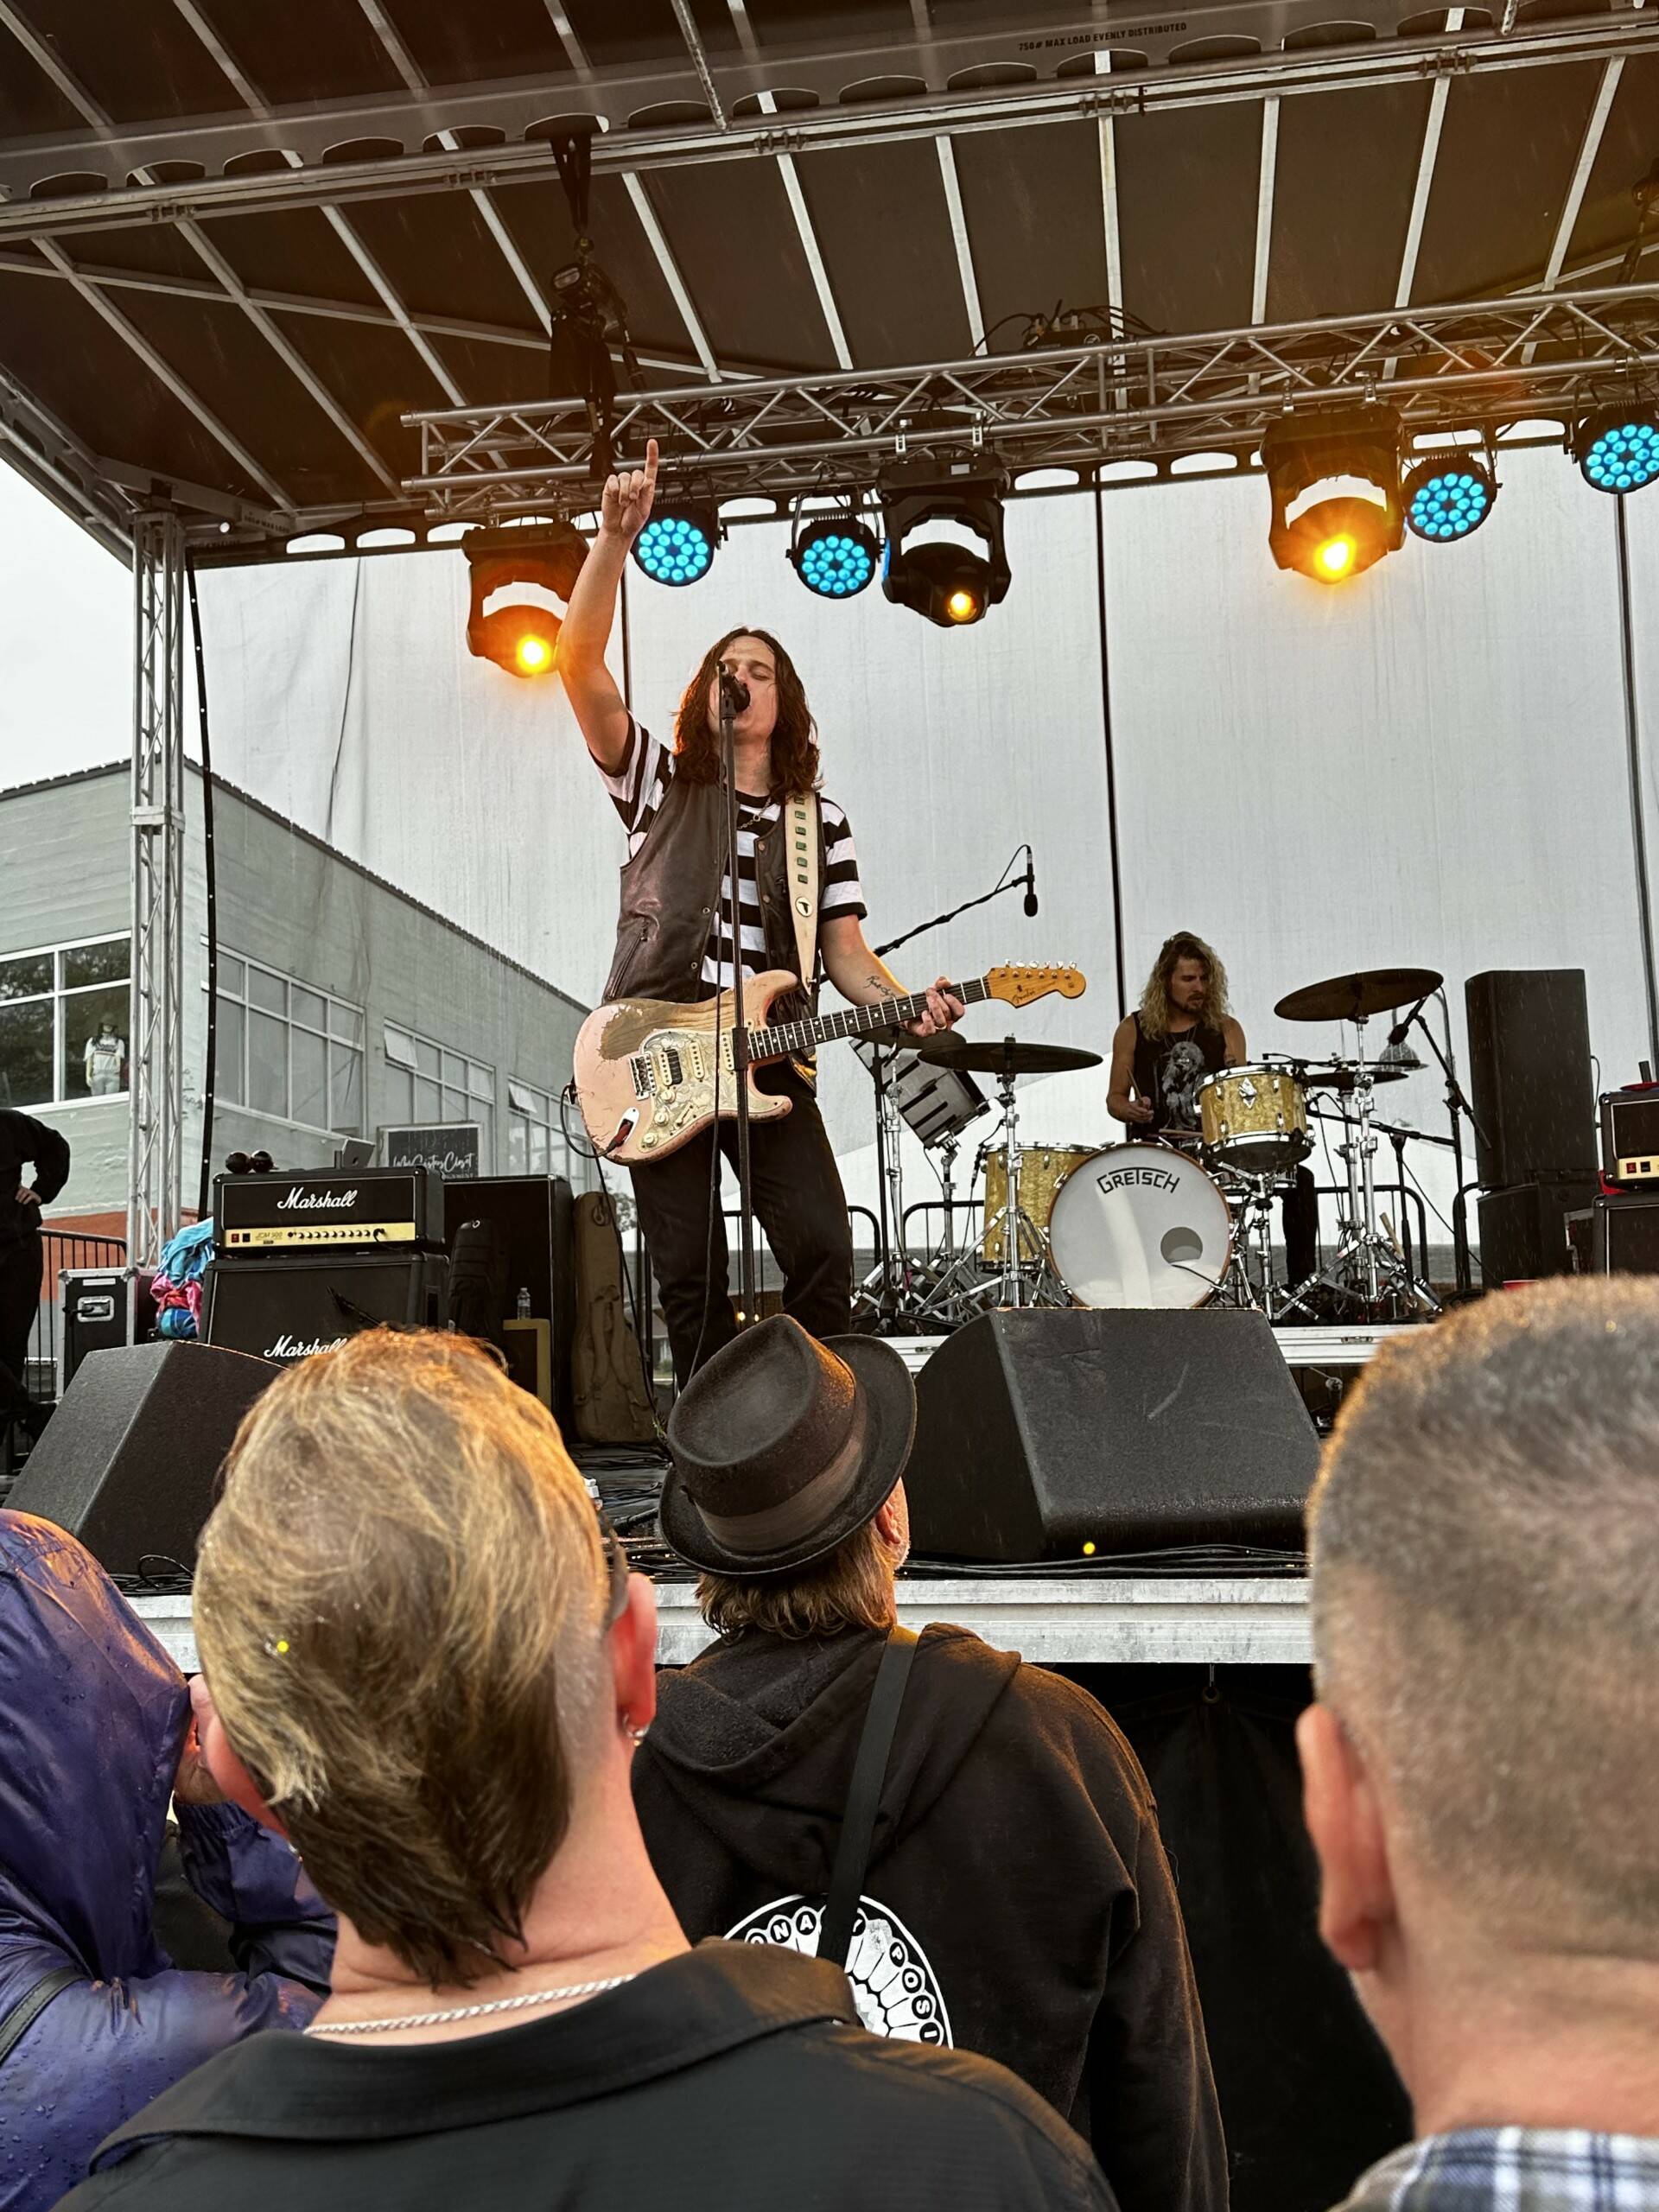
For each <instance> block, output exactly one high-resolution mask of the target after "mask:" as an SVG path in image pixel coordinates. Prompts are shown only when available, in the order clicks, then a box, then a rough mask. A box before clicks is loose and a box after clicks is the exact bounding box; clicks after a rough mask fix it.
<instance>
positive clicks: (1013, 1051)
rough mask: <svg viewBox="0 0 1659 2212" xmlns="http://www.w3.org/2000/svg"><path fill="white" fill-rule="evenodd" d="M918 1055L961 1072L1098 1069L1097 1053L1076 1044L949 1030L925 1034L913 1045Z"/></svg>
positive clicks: (1036, 1072)
mask: <svg viewBox="0 0 1659 2212" xmlns="http://www.w3.org/2000/svg"><path fill="white" fill-rule="evenodd" d="M916 1051H917V1054H918V1058H922V1059H924V1060H926V1061H927V1062H928V1063H929V1065H931V1066H933V1067H936V1068H955V1069H956V1070H957V1072H958V1073H959V1074H962V1075H1060V1074H1062V1073H1064V1072H1065V1070H1067V1069H1068V1068H1097V1067H1098V1066H1099V1065H1100V1064H1101V1056H1100V1054H1099V1053H1098V1052H1083V1051H1081V1050H1079V1048H1078V1047H1077V1046H1075V1045H1022V1044H1021V1043H1020V1040H1019V1039H1018V1038H1016V1037H1004V1038H1002V1039H1000V1040H999V1041H997V1042H995V1043H994V1044H984V1043H982V1042H981V1041H980V1040H979V1039H977V1038H974V1037H957V1036H953V1035H951V1034H950V1033H948V1032H947V1033H945V1034H944V1035H943V1036H938V1037H925V1038H924V1039H923V1040H922V1042H921V1043H920V1044H919V1045H918V1046H917V1047H916Z"/></svg>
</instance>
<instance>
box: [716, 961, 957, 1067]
mask: <svg viewBox="0 0 1659 2212" xmlns="http://www.w3.org/2000/svg"><path fill="white" fill-rule="evenodd" d="M944 988H945V990H947V991H948V992H949V993H950V996H951V997H952V998H955V999H960V1000H961V1001H962V1002H963V1005H964V1006H976V1005H977V1004H978V1003H979V1001H981V1000H982V999H988V998H989V996H990V995H991V989H990V984H989V982H988V979H987V978H986V977H985V976H975V977H974V979H973V981H972V982H968V983H947V984H945V985H944ZM926 1012H927V993H926V992H925V991H912V992H911V994H910V995H909V996H908V997H907V998H902V999H880V1000H878V1001H877V1002H876V1004H875V1005H874V1006H849V1007H842V1010H841V1012H840V1013H839V1014H823V1015H820V1016H819V1017H818V1018H817V1019H816V1020H810V1021H780V1022H779V1023H778V1024H777V1025H776V1027H772V1028H767V1029H747V1030H745V1031H744V1033H743V1050H744V1053H745V1056H746V1058H747V1059H748V1061H749V1062H750V1064H751V1065H754V1064H756V1063H758V1062H760V1061H761V1060H781V1059H786V1058H788V1057H789V1056H790V1054H791V1053H793V1052H810V1051H811V1050H812V1048H813V1047H814V1046H816V1045H827V1044H828V1043H829V1041H830V1039H832V1038H835V1037H879V1036H880V1034H881V1033H882V1032H883V1031H884V1030H888V1029H901V1028H903V1027H904V1025H905V1024H906V1022H907V1021H915V1020H918V1019H919V1018H920V1016H921V1015H923V1014H925V1013H926Z"/></svg>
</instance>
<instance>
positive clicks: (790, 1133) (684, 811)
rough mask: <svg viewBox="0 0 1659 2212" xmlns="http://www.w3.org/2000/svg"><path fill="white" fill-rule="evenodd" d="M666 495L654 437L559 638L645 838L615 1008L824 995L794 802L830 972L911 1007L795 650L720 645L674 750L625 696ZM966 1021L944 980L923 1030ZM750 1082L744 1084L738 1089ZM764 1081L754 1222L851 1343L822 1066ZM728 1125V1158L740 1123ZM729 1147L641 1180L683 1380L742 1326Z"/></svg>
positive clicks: (588, 727)
mask: <svg viewBox="0 0 1659 2212" xmlns="http://www.w3.org/2000/svg"><path fill="white" fill-rule="evenodd" d="M656 484H657V444H656V441H655V440H654V439H653V440H652V442H651V444H650V445H649V446H648V447H647V448H646V455H645V467H644V468H643V469H639V470H632V471H626V472H624V473H623V474H620V475H615V476H612V477H610V478H609V479H608V480H607V482H606V486H605V492H604V499H603V503H602V505H601V517H600V527H599V531H598V534H597V536H596V537H594V542H593V544H592V546H591V548H590V549H589V551H588V558H587V561H586V563H585V564H584V566H583V568H582V574H581V575H580V577H579V578H578V580H577V582H576V586H575V590H574V591H573V592H572V594H571V595H570V602H569V609H568V611H567V613H566V614H565V618H564V624H563V628H562V630H561V632H560V633H559V642H558V662H557V665H558V670H559V674H560V676H561V677H563V683H564V689H565V693H566V696H568V697H569V702H570V704H571V707H572V708H573V709H574V710H575V717H576V721H577V722H578V724H579V725H580V727H581V729H582V736H583V737H584V738H585V739H586V741H587V744H588V752H589V753H591V754H592V755H593V758H594V764H595V766H597V767H598V769H599V772H600V774H601V778H602V779H603V780H604V783H605V787H606V789H607V791H609V792H610V794H611V797H612V798H613V801H614V803H615V805H616V809H617V811H618V813H619V814H620V816H621V817H622V821H623V824H624V826H625V828H626V830H627V833H628V853H629V857H628V861H627V863H626V867H625V868H623V871H622V896H621V917H620V924H619V926H618V930H617V939H616V952H615V957H614V958H613V962H612V965H611V972H610V976H609V977H608V979H607V982H606V986H605V993H604V995H605V998H606V999H607V1001H610V1000H614V999H620V998H621V997H622V995H624V993H625V992H626V994H627V995H628V996H629V997H630V998H631V999H650V1000H658V1001H661V1000H671V1001H681V1002H683V1003H692V1002H696V1001H703V1000H707V999H711V998H713V997H715V995H716V994H717V993H718V992H719V991H720V990H721V989H722V988H731V986H732V985H733V984H734V982H738V981H739V980H740V978H741V977H749V976H759V975H760V974H762V973H765V972H767V971H770V970H776V969H789V970H790V971H791V973H792V974H793V975H794V976H796V977H797V978H798V981H800V982H802V983H804V985H805V986H807V988H808V991H810V986H811V983H812V982H813V980H814V979H813V977H812V976H802V975H801V962H800V958H799V955H798V950H797V943H796V931H795V929H794V926H793V920H792V905H791V880H790V874H789V861H790V855H789V852H788V850H787V849H786V846H787V842H788V840H787V836H786V833H785V809H786V807H787V806H788V804H789V803H790V802H791V801H792V800H804V801H807V802H809V803H810V813H809V816H808V817H807V818H808V819H809V820H810V818H811V817H812V816H816V827H817V881H818V906H817V963H818V964H819V966H820V967H821V969H822V970H823V974H824V975H826V976H828V977H829V981H830V982H832V983H833V984H834V985H835V987H836V989H837V990H838V991H839V992H840V994H841V995H842V997H843V998H844V999H846V1000H848V1001H849V1002H850V1003H851V1004H852V1005H854V1006H874V1005H878V1004H880V1003H882V1002H884V1001H890V1000H895V999H900V998H902V997H903V996H904V995H905V994H904V990H903V987H902V986H901V985H900V984H899V982H897V981H896V980H895V978H894V977H893V975H892V974H891V973H890V971H889V970H888V969H887V968H886V967H884V966H883V964H882V963H881V962H880V960H878V959H877V957H875V955H874V953H873V952H872V951H871V950H870V948H869V945H868V943H867V942H866V940H865V936H864V931H863V920H864V915H865V911H866V910H865V906H864V903H863V900H862V899H861V896H860V891H859V881H858V863H857V859H856V856H855V853H854V849H853V840H852V833H851V831H850V829H849V827H848V823H847V817H846V816H845V815H844V814H843V813H842V810H841V809H840V808H839V807H838V806H836V804H834V803H833V802H832V801H831V800H829V799H828V798H825V797H823V794H822V793H820V792H819V791H818V790H817V782H818V747H817V728H816V726H815V724H814V722H813V721H812V716H811V714H810V709H808V706H807V703H806V695H805V693H804V690H803V689H802V686H801V681H800V678H799V677H798V675H797V674H796V672H795V668H794V665H793V664H792V663H791V660H790V658H789V656H788V654H787V653H786V652H785V651H784V649H783V647H782V646H781V645H779V644H778V643H777V641H776V640H775V639H772V638H771V637H769V636H767V635H766V634H765V633H764V632H756V631H753V630H735V631H733V632H729V633H728V635H727V636H726V637H724V638H722V639H720V640H719V642H718V643H717V644H715V645H712V646H711V647H710V648H709V651H708V652H706V653H705V654H704V656H703V658H702V665H701V667H700V668H699V669H698V670H697V672H696V675H695V676H694V677H692V679H691V682H690V684H689V685H688V687H687V689H686V691H685V695H684V696H683V699H682V700H681V702H680V708H679V712H678V715H677V717H676V720H675V726H674V745H673V749H672V751H670V750H669V749H668V748H667V747H664V746H663V745H661V744H659V743H658V741H657V740H656V739H655V738H653V737H652V736H650V735H649V734H648V733H647V732H646V731H645V730H644V729H643V728H640V726H639V724H638V723H637V722H636V721H634V719H633V717H632V715H630V714H629V712H628V710H627V708H626V706H625V705H624V704H623V702H622V696H621V694H620V691H619V690H618V689H617V687H616V684H615V682H614V681H613V677H612V676H611V673H610V671H609V670H608V668H607V666H606V664H605V648H606V645H607V641H608V639H609V637H610V632H611V624H612V619H613V615H614V613H615V609H616V594H617V588H618V586H619V584H620V581H621V577H622V570H623V566H624V564H625V563H626V559H627V556H628V549H629V547H630V546H631V545H632V543H633V541H634V539H635V538H636V537H638V535H639V531H640V530H641V529H642V528H643V527H644V525H645V521H646V518H648V517H649V515H650V513H651V508H652V498H653V496H654V494H655V491H656ZM722 672H724V673H725V674H726V675H727V676H728V677H731V678H734V679H735V684H736V687H737V688H736V690H735V692H734V702H737V703H740V705H741V710H740V711H739V712H738V713H737V714H736V715H735V717H734V723H733V740H734V760H735V764H736V777H737V790H738V874H739V883H738V886H737V896H736V898H735V899H734V896H733V886H732V883H731V881H730V880H729V877H728V874H727V873H726V869H725V823H724V799H723V793H722V791H721V785H720V751H719V728H720V724H719V713H720V683H721V674H722ZM745 694H747V700H745V698H744V695H745ZM734 929H735V935H736V939H737V948H738V957H737V958H736V959H735V960H734V957H733V938H734ZM941 987H943V988H941ZM782 1011H783V1012H784V1013H785V1014H796V1013H800V1014H804V1013H806V1012H808V1011H810V1007H809V1004H808V1001H807V996H806V994H805V993H803V994H802V995H801V1004H800V1006H799V1007H798V1008H797V1007H785V1008H784V1009H782ZM962 1011H963V1008H962V1004H961V1001H959V1000H957V998H955V997H953V996H951V995H949V989H948V986H946V985H945V982H944V977H941V978H940V979H939V985H938V986H935V987H934V988H932V989H931V990H929V992H928V993H927V994H926V998H925V1004H924V1005H923V1006H922V1007H920V1009H919V1011H918V1014H917V1017H916V1019H915V1020H912V1021H911V1022H909V1023H908V1024H907V1025H906V1027H909V1028H910V1030H911V1031H912V1033H914V1034H915V1035H917V1036H920V1037H925V1036H928V1035H931V1033H933V1032H934V1031H936V1030H939V1029H946V1028H949V1027H950V1025H951V1024H952V1023H953V1022H954V1021H956V1020H957V1019H958V1018H959V1017H960V1015H961V1014H962ZM728 1050H729V1037H728ZM728 1066H729V1063H728ZM733 1080H734V1078H733V1077H731V1076H730V1075H729V1074H728V1077H727V1081H728V1085H729V1084H732V1082H733ZM755 1082H756V1085H757V1087H758V1089H759V1090H761V1091H762V1092H764V1093H768V1094H771V1095H772V1096H778V1097H780V1098H783V1099H786V1100H787V1102H788V1105H789V1109H790V1110H789V1111H788V1112H786V1113H784V1114H782V1115H780V1116H779V1117H778V1118H776V1119H772V1118H770V1117H768V1118H766V1119H760V1118H757V1119H756V1120H755V1122H754V1123H753V1131H752V1137H751V1180H752V1185H753V1199H754V1210H755V1213H756V1215H757V1217H759V1219H760V1224H761V1226H762V1228H763V1229H764V1230H766V1237H767V1241H768V1242H769V1243H770V1244H771V1246H772V1250H773V1252H774V1253H775V1254H776V1255H777V1257H778V1259H779V1263H780V1264H781V1266H782V1268H783V1270H784V1311H785V1313H789V1314H791V1315H793V1317H794V1318H795V1319H796V1320H798V1322H799V1323H800V1324H801V1325H802V1326H803V1327H804V1328H805V1329H808V1330H810V1332H811V1333H812V1334H813V1335H814V1336H817V1337H826V1336H836V1335H843V1334H845V1333H846V1332H847V1330H848V1328H849V1325H850V1319H851V1308H852V1283H853V1247H852V1231H851V1228H850V1226H849V1222H848V1219H847V1209H846V1201H845V1198H844V1197H843V1194H842V1186H841V1177H840V1174H839V1173H838V1171H837V1169H836V1160H835V1154H834V1153H833V1152H832V1151H831V1149H830V1146H829V1137H828V1135H827V1134H826V1133H825V1130H824V1127H823V1117H822V1116H821V1115H820V1114H819V1112H818V1107H817V1099H816V1097H815V1096H814V1093H813V1084H812V1079H811V1071H810V1063H809V1062H808V1061H807V1060H806V1059H805V1058H802V1059H800V1060H791V1059H779V1060H775V1061H772V1062H770V1063H769V1064H768V1065H766V1066H765V1067H762V1068H759V1069H757V1070H756V1071H755ZM718 1126H719V1137H720V1141H721V1143H722V1144H723V1145H724V1146H725V1147H727V1148H728V1158H729V1157H731V1156H732V1153H731V1149H730V1147H731V1141H732V1129H731V1124H730V1123H729V1122H723V1123H721V1124H720V1125H718ZM714 1145H715V1127H714V1126H710V1127H708V1128H701V1129H699V1130H698V1131H697V1133H696V1135H693V1136H692V1137H691V1138H690V1139H689V1141H684V1142H681V1143H678V1144H677V1145H676V1147H674V1148H673V1149H672V1150H671V1151H669V1150H665V1151H664V1154H663V1156H662V1157H660V1158H653V1159H650V1160H646V1161H642V1162H641V1163H640V1164H639V1165H637V1166H631V1171H630V1172H631V1173H632V1179H633V1191H634V1198H635V1202H636V1204H637V1205H638V1206H639V1219H640V1223H641V1225H642V1227H643V1228H644V1230H645V1236H646V1238H647V1240H648V1242H649V1243H650V1246H651V1255H652V1265H653V1267H654V1268H655V1271H656V1275H657V1281H658V1286H659V1288H660V1290H661V1294H662V1302H663V1319H664V1322H665V1323H666V1325H667V1328H668V1336H669V1342H670V1344H671V1348H672V1351H673V1355H674V1371H675V1374H676V1376H677V1379H678V1381H679V1382H680V1383H682V1384H683V1383H685V1382H686V1381H687V1380H688V1379H689V1377H690V1374H691V1372H692V1370H693V1368H694V1367H696V1366H697V1365H698V1364H700V1363H702V1361H703V1360H705V1359H708V1358H709V1357H711V1356H712V1355H713V1354H714V1353H715V1352H716V1351H719V1350H720V1348H721V1345H722V1344H725V1343H727V1342H728V1339H729V1338H731V1337H732V1336H734V1334H735V1332H736V1329H737V1317H736V1315H735V1313H734V1311H733V1307H732V1302H731V1299H730V1297H729V1295H728V1289H727V1248H726V1229H725V1222H724V1219H723V1217H722V1215H721V1205H720V1199H719V1195H718V1185H717V1181H716V1179H715V1163H714V1159H713V1147H714Z"/></svg>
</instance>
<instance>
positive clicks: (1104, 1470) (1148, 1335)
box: [905, 1309, 1319, 1563]
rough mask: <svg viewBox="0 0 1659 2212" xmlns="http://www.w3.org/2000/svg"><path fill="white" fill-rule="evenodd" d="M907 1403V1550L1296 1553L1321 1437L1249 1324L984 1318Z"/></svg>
mask: <svg viewBox="0 0 1659 2212" xmlns="http://www.w3.org/2000/svg"><path fill="white" fill-rule="evenodd" d="M916 1398H917V1422H916V1446H915V1449H914V1451H913V1452H912V1454H911V1458H910V1464H909V1465H908V1467H907V1468H906V1471H905V1488H906V1493H907V1494H908V1497H909V1499H910V1525H911V1541H912V1546H913V1548H914V1549H915V1550H916V1551H917V1552H918V1553H924V1552H925V1553H927V1554H932V1555H936V1556H938V1557H943V1558H947V1559H978V1560H1001V1561H1004V1562H1008V1563H1013V1562H1015V1561H1018V1560H1041V1559H1076V1558H1078V1557H1080V1556H1083V1555H1085V1554H1086V1553H1090V1552H1092V1553H1096V1554H1108V1553H1112V1552H1141V1551H1154V1550H1159V1549H1162V1548H1166V1547H1168V1546H1171V1545H1179V1544H1251V1545H1258V1546H1264V1547H1270V1548H1300V1545H1301V1542H1302V1509H1303V1506H1304V1504H1305V1503H1306V1498H1307V1493H1308V1491H1309V1489H1310V1488H1311V1486H1312V1484H1313V1477H1314V1473H1315V1471H1316V1470H1317V1468H1318V1465H1319V1439H1318V1437H1317V1435H1316V1434H1315V1432H1314V1428H1313V1421H1311V1419H1310V1418H1309V1416H1308V1413H1307V1410H1306V1407H1305V1406H1304V1405H1303V1403H1302V1401H1301V1396H1300V1393H1299V1391H1298V1390H1297V1388H1296V1385H1295V1383H1294V1381H1293V1380H1292V1377H1291V1374H1290V1370H1289V1369H1288V1368H1287V1366H1286V1364H1285V1361H1284V1357H1283V1355H1282V1354H1281V1351H1280V1350H1279V1347H1278V1345H1277V1344H1275V1343H1274V1338H1273V1332H1272V1330H1271V1329H1270V1328H1269V1327H1268V1324H1267V1321H1266V1319H1265V1318H1264V1317H1263V1316H1262V1314H1260V1313H1158V1312H1149V1311H1148V1312H1135V1313H1102V1312H1097V1311H1085V1310H1082V1309H1079V1310H1077V1311H1074V1312H1069V1313H1051V1312H1040V1311H1039V1312H1031V1313H988V1314H985V1315H983V1316H982V1318H981V1319H979V1320H977V1321H970V1322H969V1325H968V1326H967V1327H966V1328H965V1329H961V1330H959V1331H958V1332H957V1334H956V1335H955V1336H954V1337H950V1338H948V1339H947V1340H946V1341H945V1342H944V1344H941V1345H940V1347H939V1349H938V1351H936V1352H935V1353H934V1354H933V1356H932V1357H931V1359H930V1360H929V1361H928V1363H927V1364H926V1366H925V1367H924V1368H923V1370H922V1371H921V1373H920V1375H919V1376H918V1377H917V1381H916Z"/></svg>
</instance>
